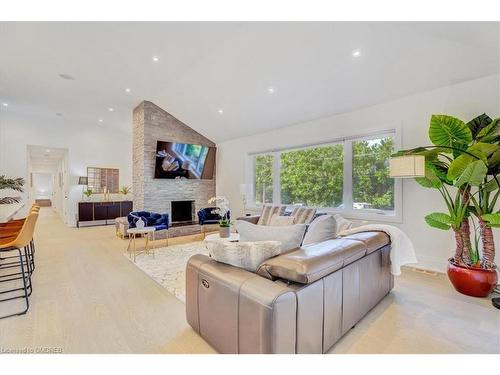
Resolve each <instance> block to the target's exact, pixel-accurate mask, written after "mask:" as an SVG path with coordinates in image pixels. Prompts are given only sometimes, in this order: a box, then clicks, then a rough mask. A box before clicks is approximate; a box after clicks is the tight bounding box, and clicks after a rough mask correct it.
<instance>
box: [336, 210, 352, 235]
mask: <svg viewBox="0 0 500 375" xmlns="http://www.w3.org/2000/svg"><path fill="white" fill-rule="evenodd" d="M333 217H334V218H335V220H336V221H337V233H340V232H343V231H345V230H347V229H351V228H352V221H351V220H347V219H346V218H344V217H343V216H342V215H339V214H335V215H333Z"/></svg>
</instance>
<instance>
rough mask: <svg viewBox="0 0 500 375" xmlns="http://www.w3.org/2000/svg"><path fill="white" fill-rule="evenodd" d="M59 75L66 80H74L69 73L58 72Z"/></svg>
mask: <svg viewBox="0 0 500 375" xmlns="http://www.w3.org/2000/svg"><path fill="white" fill-rule="evenodd" d="M59 77H61V78H62V79H66V80H68V81H74V80H75V77H73V76H72V75H70V74H66V73H61V74H59Z"/></svg>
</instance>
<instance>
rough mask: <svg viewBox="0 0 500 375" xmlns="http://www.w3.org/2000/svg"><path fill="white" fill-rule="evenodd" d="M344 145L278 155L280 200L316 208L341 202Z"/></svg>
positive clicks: (285, 202) (332, 205) (335, 205)
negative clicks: (279, 159) (279, 160)
mask: <svg viewBox="0 0 500 375" xmlns="http://www.w3.org/2000/svg"><path fill="white" fill-rule="evenodd" d="M342 190H343V146H342V145H340V144H339V145H331V146H322V147H314V148H308V149H303V150H296V151H287V152H283V153H282V154H281V202H282V203H283V204H304V205H307V206H315V207H337V206H339V205H341V204H342Z"/></svg>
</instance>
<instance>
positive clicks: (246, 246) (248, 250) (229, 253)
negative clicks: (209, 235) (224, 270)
mask: <svg viewBox="0 0 500 375" xmlns="http://www.w3.org/2000/svg"><path fill="white" fill-rule="evenodd" d="M207 247H208V251H209V253H210V256H211V257H212V258H213V259H215V260H216V261H217V262H221V263H226V264H230V265H232V266H235V267H239V268H243V269H245V270H247V271H250V272H255V271H256V270H257V267H259V265H260V264H261V263H262V262H263V261H265V260H267V259H269V258H272V257H274V256H276V255H278V254H280V253H281V244H280V242H278V241H259V242H227V241H208V242H207Z"/></svg>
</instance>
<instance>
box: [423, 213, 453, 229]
mask: <svg viewBox="0 0 500 375" xmlns="http://www.w3.org/2000/svg"><path fill="white" fill-rule="evenodd" d="M425 222H426V223H427V224H428V225H429V226H431V227H433V228H437V229H442V230H448V229H450V228H451V223H452V220H451V216H450V215H448V214H444V213H442V212H433V213H432V214H429V215H427V216H426V217H425Z"/></svg>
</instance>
